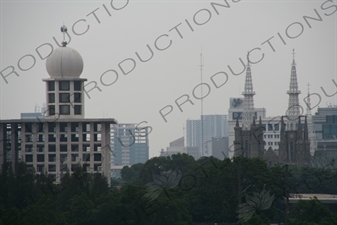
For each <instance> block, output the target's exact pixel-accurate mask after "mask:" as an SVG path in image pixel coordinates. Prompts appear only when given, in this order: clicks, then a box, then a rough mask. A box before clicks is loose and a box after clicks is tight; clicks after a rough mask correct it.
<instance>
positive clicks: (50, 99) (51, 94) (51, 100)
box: [48, 93, 55, 103]
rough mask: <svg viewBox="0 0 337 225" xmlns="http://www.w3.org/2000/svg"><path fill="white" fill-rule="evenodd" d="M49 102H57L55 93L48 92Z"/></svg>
mask: <svg viewBox="0 0 337 225" xmlns="http://www.w3.org/2000/svg"><path fill="white" fill-rule="evenodd" d="M48 103H55V94H54V93H50V94H48Z"/></svg>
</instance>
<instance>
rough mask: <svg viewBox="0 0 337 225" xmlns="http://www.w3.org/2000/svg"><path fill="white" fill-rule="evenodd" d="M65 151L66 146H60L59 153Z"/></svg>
mask: <svg viewBox="0 0 337 225" xmlns="http://www.w3.org/2000/svg"><path fill="white" fill-rule="evenodd" d="M67 150H68V148H67V145H60V152H66V151H67Z"/></svg>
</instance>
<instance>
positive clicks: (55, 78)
mask: <svg viewBox="0 0 337 225" xmlns="http://www.w3.org/2000/svg"><path fill="white" fill-rule="evenodd" d="M61 32H62V33H63V42H62V47H59V48H57V49H55V50H54V51H53V53H52V54H51V55H50V56H49V57H48V58H47V61H46V69H47V72H48V74H49V76H50V78H47V79H43V81H44V82H46V102H47V111H46V117H47V118H55V119H70V118H75V119H83V118H84V88H83V87H84V82H85V81H87V79H84V78H80V75H81V73H82V71H83V59H82V57H81V55H80V54H79V53H78V52H77V51H76V50H75V49H73V48H70V47H68V46H67V44H68V43H67V42H66V41H65V34H66V33H67V27H66V26H64V25H63V26H62V27H61Z"/></svg>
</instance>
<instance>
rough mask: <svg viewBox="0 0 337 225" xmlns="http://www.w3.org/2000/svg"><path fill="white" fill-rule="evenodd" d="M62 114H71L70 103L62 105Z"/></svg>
mask: <svg viewBox="0 0 337 225" xmlns="http://www.w3.org/2000/svg"><path fill="white" fill-rule="evenodd" d="M60 114H61V115H70V106H69V105H60Z"/></svg>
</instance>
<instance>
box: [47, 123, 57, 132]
mask: <svg viewBox="0 0 337 225" xmlns="http://www.w3.org/2000/svg"><path fill="white" fill-rule="evenodd" d="M48 132H50V133H53V132H56V125H55V123H48Z"/></svg>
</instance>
